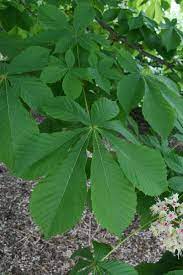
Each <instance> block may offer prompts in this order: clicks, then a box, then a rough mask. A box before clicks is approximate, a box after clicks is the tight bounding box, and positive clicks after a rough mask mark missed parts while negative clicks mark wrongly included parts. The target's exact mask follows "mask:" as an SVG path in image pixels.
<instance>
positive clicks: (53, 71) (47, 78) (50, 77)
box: [40, 65, 67, 83]
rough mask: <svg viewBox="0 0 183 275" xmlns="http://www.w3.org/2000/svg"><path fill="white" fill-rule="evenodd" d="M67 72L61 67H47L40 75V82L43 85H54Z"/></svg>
mask: <svg viewBox="0 0 183 275" xmlns="http://www.w3.org/2000/svg"><path fill="white" fill-rule="evenodd" d="M66 72H67V68H66V67H64V66H61V65H49V66H48V67H45V68H44V69H43V71H42V73H41V76H40V78H41V80H42V81H43V82H45V83H55V82H57V81H59V80H61V79H62V78H63V77H64V75H65V74H66Z"/></svg>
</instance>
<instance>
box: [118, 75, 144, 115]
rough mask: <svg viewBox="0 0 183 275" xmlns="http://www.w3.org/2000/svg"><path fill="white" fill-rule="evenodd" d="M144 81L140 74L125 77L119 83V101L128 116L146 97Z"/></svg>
mask: <svg viewBox="0 0 183 275" xmlns="http://www.w3.org/2000/svg"><path fill="white" fill-rule="evenodd" d="M144 88H145V87H144V80H143V79H142V77H141V76H140V74H137V73H132V74H129V75H124V76H123V77H122V79H121V81H120V82H119V83H118V87H117V93H118V99H119V102H120V104H121V106H122V107H123V109H124V111H125V112H126V113H127V114H128V113H129V112H130V111H131V110H132V108H134V107H136V106H137V104H138V103H139V102H140V100H141V99H142V97H143V95H144Z"/></svg>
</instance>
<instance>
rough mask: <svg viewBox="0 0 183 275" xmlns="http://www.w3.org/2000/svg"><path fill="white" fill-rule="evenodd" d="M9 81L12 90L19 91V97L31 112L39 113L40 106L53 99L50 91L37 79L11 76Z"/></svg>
mask: <svg viewBox="0 0 183 275" xmlns="http://www.w3.org/2000/svg"><path fill="white" fill-rule="evenodd" d="M10 81H11V83H12V85H13V89H18V90H19V96H20V97H21V98H22V99H23V101H24V102H25V103H26V104H27V105H28V106H29V107H30V108H31V109H32V110H35V111H39V110H40V109H41V106H42V104H43V103H44V102H45V101H47V100H48V99H51V98H52V97H53V93H52V90H51V89H50V88H49V87H48V86H47V85H46V84H45V83H44V82H42V81H41V80H40V79H39V78H36V77H26V76H24V77H22V76H15V77H14V76H13V77H11V78H10Z"/></svg>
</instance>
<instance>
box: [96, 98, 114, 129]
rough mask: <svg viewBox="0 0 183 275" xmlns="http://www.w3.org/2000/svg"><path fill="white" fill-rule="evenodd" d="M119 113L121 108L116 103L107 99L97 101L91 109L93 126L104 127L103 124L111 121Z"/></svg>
mask: <svg viewBox="0 0 183 275" xmlns="http://www.w3.org/2000/svg"><path fill="white" fill-rule="evenodd" d="M118 113H119V107H118V105H117V103H116V102H115V101H112V100H109V99H107V98H105V97H103V98H100V99H98V100H96V101H95V102H94V103H93V105H92V108H91V120H92V123H93V125H102V123H103V122H105V121H108V120H111V119H112V118H114V117H116V116H117V115H118Z"/></svg>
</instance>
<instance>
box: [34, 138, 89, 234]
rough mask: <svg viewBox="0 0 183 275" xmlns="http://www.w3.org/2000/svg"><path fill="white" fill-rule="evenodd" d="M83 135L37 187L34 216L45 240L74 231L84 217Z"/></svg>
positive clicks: (84, 156)
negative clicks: (77, 223)
mask: <svg viewBox="0 0 183 275" xmlns="http://www.w3.org/2000/svg"><path fill="white" fill-rule="evenodd" d="M88 138H89V134H87V135H84V136H83V137H82V138H81V139H80V140H79V142H78V143H77V144H76V145H75V146H74V147H73V149H72V150H71V151H70V153H69V154H68V156H66V157H65V159H63V161H62V162H61V163H60V165H58V167H57V168H56V169H54V170H53V171H52V172H51V173H50V174H49V175H48V176H47V177H46V178H45V179H43V180H42V181H41V182H40V183H39V184H38V185H37V186H36V187H35V188H34V191H33V193H32V196H31V205H30V209H31V214H32V216H33V219H34V220H35V221H36V223H37V224H38V225H39V226H40V228H41V230H42V231H43V233H44V235H45V237H46V238H48V237H51V236H53V235H56V234H61V233H63V232H65V231H67V230H68V229H71V228H72V227H73V226H74V225H75V224H76V222H77V221H78V220H79V218H80V217H81V215H82V212H83V210H84V204H85V199H86V194H87V189H86V174H85V165H86V146H87V140H88Z"/></svg>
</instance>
